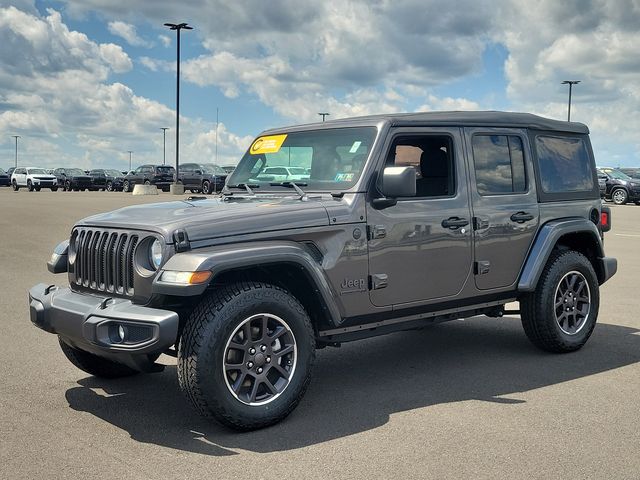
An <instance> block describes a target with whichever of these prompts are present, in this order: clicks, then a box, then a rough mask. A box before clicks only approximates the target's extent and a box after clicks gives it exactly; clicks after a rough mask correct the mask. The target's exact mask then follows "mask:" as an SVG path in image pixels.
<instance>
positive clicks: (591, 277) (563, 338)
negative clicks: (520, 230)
mask: <svg viewBox="0 0 640 480" xmlns="http://www.w3.org/2000/svg"><path fill="white" fill-rule="evenodd" d="M572 271H577V272H579V273H581V274H582V276H584V278H585V279H586V281H587V285H588V287H589V291H590V299H591V302H590V309H589V314H588V315H587V318H586V320H585V321H584V322H585V324H584V326H583V327H582V328H581V330H580V331H578V332H577V333H575V334H573V335H569V334H567V333H565V332H563V331H562V329H561V328H560V326H559V325H558V322H556V313H555V307H554V303H555V294H556V288H557V287H558V283H559V282H560V281H561V280H562V279H563V277H564V276H565V275H566V274H567V273H569V272H572ZM599 305H600V293H599V286H598V279H597V276H596V273H595V271H594V269H593V266H592V265H591V262H590V261H589V260H588V259H587V257H585V256H584V255H582V254H581V253H579V252H576V251H573V250H565V251H561V250H554V252H553V253H552V254H551V256H550V257H549V260H548V261H547V264H546V265H545V267H544V270H543V271H542V274H541V275H540V279H539V280H538V284H537V286H536V290H535V291H534V292H531V293H529V294H527V295H525V296H524V297H523V298H521V299H520V316H521V319H522V326H523V327H524V331H525V333H526V335H527V337H529V340H531V342H532V343H533V344H534V345H535V346H537V347H538V348H541V349H542V350H546V351H548V352H556V353H564V352H573V351H575V350H578V349H580V348H581V347H582V346H583V345H584V344H585V343H586V342H587V340H588V339H589V337H590V336H591V333H592V332H593V329H594V328H595V326H596V320H597V318H598V308H599Z"/></svg>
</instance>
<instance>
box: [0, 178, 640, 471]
mask: <svg viewBox="0 0 640 480" xmlns="http://www.w3.org/2000/svg"><path fill="white" fill-rule="evenodd" d="M174 199H175V197H172V196H171V195H169V194H161V195H160V196H158V197H132V196H131V195H127V194H123V193H106V192H78V193H75V192H72V193H63V192H56V193H53V192H49V191H41V192H37V193H36V192H34V193H29V192H26V191H22V190H21V191H19V192H17V193H16V192H12V191H11V190H10V189H9V188H0V239H1V240H2V241H1V242H0V245H1V247H0V286H1V287H2V288H0V328H2V333H1V334H0V478H6V479H17V478H82V479H90V478H100V479H105V478H120V479H127V478H163V479H164V478H193V479H195V478H214V479H232V478H256V479H258V478H282V477H285V478H296V479H297V478H300V479H307V478H325V479H326V478H385V479H388V478H439V479H444V478H452V479H459V478H491V479H494V478H510V479H511V478H563V479H573V478H580V479H584V478H594V479H602V478H607V479H612V478H615V479H637V478H640V414H639V407H640V402H639V400H638V399H639V398H640V319H639V318H638V311H639V310H640V308H639V307H640V295H639V294H638V288H637V281H638V274H639V273H640V251H639V250H640V249H639V248H638V245H640V207H636V206H634V205H628V206H622V207H613V206H612V210H613V225H614V226H613V230H612V231H611V232H610V233H609V234H608V235H607V237H606V249H607V254H608V255H611V256H615V257H617V258H618V262H619V270H618V274H617V275H616V276H615V277H614V278H613V279H612V280H611V281H610V282H609V283H607V284H606V285H605V286H604V287H603V288H602V290H601V307H600V316H599V325H598V326H597V327H596V330H595V332H594V334H593V336H592V338H591V340H590V341H589V342H588V343H587V345H586V346H585V347H584V348H583V349H582V350H581V351H579V352H577V353H573V354H567V355H553V354H547V353H544V352H541V351H538V350H537V349H535V348H534V347H533V346H532V345H531V344H530V343H529V341H528V340H527V339H526V337H525V335H524V333H523V331H522V328H521V326H520V320H519V318H518V317H505V318H502V319H490V318H485V317H478V318H474V319H469V320H465V321H455V322H449V323H445V324H441V325H437V326H434V327H431V328H428V329H425V330H422V331H418V332H403V333H397V334H393V335H389V336H385V337H379V338H374V339H370V340H365V341H361V342H355V343H351V344H345V345H343V346H342V348H340V349H333V348H329V349H325V350H321V351H319V352H318V361H317V365H316V370H315V373H314V377H313V380H312V384H311V387H310V388H309V391H308V392H307V394H306V397H305V398H304V400H303V402H302V403H301V404H300V406H299V407H298V408H297V409H296V410H295V411H294V412H293V414H292V415H291V416H290V417H289V418H288V419H286V420H285V421H284V422H282V423H281V424H279V425H276V426H274V427H271V428H268V429H265V430H261V431H258V432H253V433H245V434H238V433H234V432H230V431H228V430H225V429H224V428H222V427H220V426H218V425H217V424H215V423H209V422H207V421H206V420H203V419H202V418H201V417H200V416H199V415H198V414H197V413H195V412H194V411H193V410H192V409H191V408H190V406H189V405H188V404H187V403H186V402H185V401H184V400H183V398H182V395H181V393H180V391H179V390H178V385H177V379H176V371H175V366H174V365H175V361H174V360H172V359H170V358H167V357H162V359H163V363H166V364H168V367H167V368H166V369H165V371H164V372H163V373H159V374H151V375H141V376H137V377H131V378H126V379H121V380H110V381H109V380H100V379H96V378H92V377H90V376H87V375H86V374H85V373H83V372H82V371H80V370H78V369H76V368H75V367H73V366H72V365H71V364H70V363H69V362H68V361H67V360H66V359H65V358H64V356H63V354H62V352H61V351H60V349H59V347H58V343H57V340H56V338H55V337H54V336H52V335H49V334H46V333H44V332H42V331H40V330H38V329H36V328H35V327H33V326H32V325H31V324H30V322H29V314H28V305H27V290H28V289H29V288H30V287H31V286H32V285H34V284H36V283H39V282H45V283H46V282H49V283H64V282H65V281H66V277H64V276H55V275H52V274H49V273H48V272H47V269H46V265H45V262H46V260H47V259H48V257H49V256H50V254H51V251H52V249H53V247H54V246H55V245H56V244H57V243H58V242H59V241H61V240H63V239H65V238H67V237H68V234H69V231H70V228H71V226H72V224H73V223H74V221H76V220H77V219H79V218H82V217H84V216H87V215H89V214H92V213H97V212H102V211H108V210H112V209H114V208H118V207H121V206H125V205H128V204H132V203H134V202H135V203H140V202H153V201H171V200H174Z"/></svg>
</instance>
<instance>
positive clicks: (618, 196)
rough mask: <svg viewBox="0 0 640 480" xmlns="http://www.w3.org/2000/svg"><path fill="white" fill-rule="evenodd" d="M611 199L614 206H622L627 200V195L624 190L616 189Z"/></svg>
mask: <svg viewBox="0 0 640 480" xmlns="http://www.w3.org/2000/svg"><path fill="white" fill-rule="evenodd" d="M611 199H612V200H613V203H615V204H616V205H624V204H625V203H627V200H628V199H629V195H628V194H627V191H626V190H625V189H624V188H616V189H615V190H614V191H613V193H612V194H611Z"/></svg>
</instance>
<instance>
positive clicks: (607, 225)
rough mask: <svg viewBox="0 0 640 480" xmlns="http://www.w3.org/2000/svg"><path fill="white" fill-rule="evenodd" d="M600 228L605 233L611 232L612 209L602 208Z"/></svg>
mask: <svg viewBox="0 0 640 480" xmlns="http://www.w3.org/2000/svg"><path fill="white" fill-rule="evenodd" d="M600 228H601V229H602V231H603V232H608V231H609V230H611V209H610V208H609V207H605V206H602V210H601V211H600Z"/></svg>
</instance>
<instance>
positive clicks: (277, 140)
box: [249, 134, 287, 155]
mask: <svg viewBox="0 0 640 480" xmlns="http://www.w3.org/2000/svg"><path fill="white" fill-rule="evenodd" d="M286 138H287V135H286V134H284V135H268V136H266V137H259V138H258V139H257V140H256V141H255V142H253V145H251V148H250V149H249V152H250V153H251V155H257V154H259V153H276V152H277V151H279V150H280V147H282V144H283V143H284V141H285V140H286Z"/></svg>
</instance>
